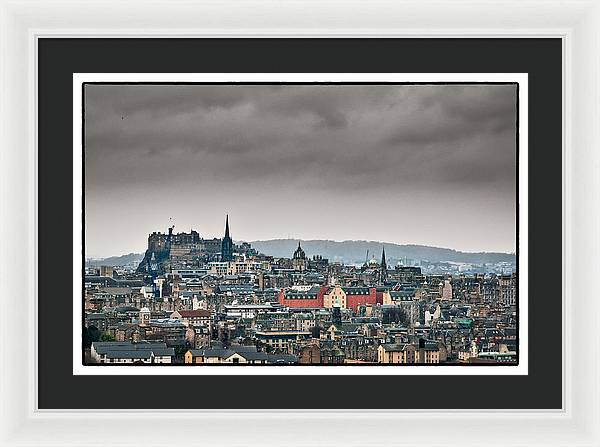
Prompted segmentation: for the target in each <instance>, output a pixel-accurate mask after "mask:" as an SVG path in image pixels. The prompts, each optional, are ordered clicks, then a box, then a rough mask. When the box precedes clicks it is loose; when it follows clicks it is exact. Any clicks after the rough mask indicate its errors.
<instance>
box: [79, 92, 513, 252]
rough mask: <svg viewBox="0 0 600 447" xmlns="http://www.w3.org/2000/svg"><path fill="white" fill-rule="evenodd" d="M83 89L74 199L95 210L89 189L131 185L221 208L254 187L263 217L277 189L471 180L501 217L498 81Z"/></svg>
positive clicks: (506, 189)
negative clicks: (204, 199) (82, 193)
mask: <svg viewBox="0 0 600 447" xmlns="http://www.w3.org/2000/svg"><path fill="white" fill-rule="evenodd" d="M85 94H86V129H85V130H86V188H87V189H86V197H87V198H88V202H89V206H90V209H91V210H93V209H94V206H96V211H95V213H96V214H97V215H98V216H100V215H101V214H102V213H101V212H100V209H99V208H100V206H99V205H95V204H99V202H95V200H96V199H97V198H98V197H100V196H102V197H103V198H104V199H106V197H119V198H120V199H121V200H132V197H133V196H134V195H135V194H136V193H137V192H138V191H144V193H146V194H147V193H149V192H151V191H153V192H154V194H156V196H161V195H164V194H167V192H169V194H170V197H174V196H175V197H180V198H179V199H171V200H175V202H173V203H171V205H170V206H174V207H182V209H185V208H186V205H184V200H183V197H182V194H187V193H188V192H189V193H190V194H192V192H194V193H195V194H196V196H206V195H210V194H213V195H217V196H219V199H220V200H222V201H223V202H224V203H227V204H228V206H229V207H232V208H235V207H236V206H237V205H236V204H238V203H239V206H240V207H244V206H246V205H247V202H249V201H250V202H252V201H253V200H257V199H256V198H254V197H249V196H248V194H251V193H252V192H253V191H254V192H256V193H257V194H258V195H260V196H261V199H260V203H265V202H264V201H265V200H266V201H267V202H268V203H269V204H270V207H272V208H273V210H274V211H273V215H275V214H276V213H277V212H280V211H281V210H282V209H283V207H282V205H278V203H281V202H282V201H289V200H290V197H294V200H293V201H292V202H293V203H295V204H297V205H303V206H312V205H313V204H314V203H315V199H314V197H322V198H325V197H330V198H331V200H332V203H342V202H343V203H346V204H348V203H354V202H352V200H353V198H355V197H358V196H360V195H369V196H372V197H389V198H392V199H393V198H394V197H411V196H413V197H419V199H420V200H421V201H422V203H423V205H422V206H423V207H426V206H429V205H427V203H428V202H431V201H433V202H435V201H436V200H438V199H439V200H441V197H442V196H443V197H444V198H445V199H444V200H446V198H448V197H460V196H461V195H465V194H466V195H467V196H469V195H473V191H475V190H477V194H478V197H477V198H476V200H477V201H478V202H477V203H475V202H474V203H473V213H476V212H477V206H478V205H481V204H482V203H485V204H487V205H486V207H487V208H486V209H487V212H488V213H491V214H502V213H503V215H504V214H506V215H508V217H506V219H505V220H506V221H507V222H510V220H511V219H513V220H514V192H515V125H516V124H515V119H516V113H515V107H516V88H515V87H514V86H512V85H450V86H442V85H418V86H417V85H413V86H390V85H381V86H372V85H370V86H249V85H227V86H217V85H213V86H199V85H164V86H156V85H154V86H152V85H88V86H87V87H86V92H85ZM140 200H142V198H141V197H140ZM177 200H179V201H177ZM407 200H408V202H405V204H403V205H402V206H410V207H412V208H413V209H412V211H411V213H410V214H414V215H418V214H419V211H420V210H419V209H418V208H419V206H421V205H419V203H414V201H411V200H410V199H407ZM473 200H475V199H473ZM242 201H245V202H244V203H242ZM217 203H218V202H217ZM385 203H386V202H385V201H384V202H382V203H378V204H376V205H377V206H379V207H381V206H384V205H385ZM444 203H445V202H444ZM491 203H493V204H495V205H490V204H491ZM356 205H357V207H364V206H366V204H365V203H356ZM372 205H373V204H372V203H369V206H372ZM398 205H399V206H400V204H398ZM102 206H103V207H104V208H106V206H108V205H107V204H106V203H104V202H103V204H102ZM110 206H113V207H114V209H113V210H112V211H114V212H119V210H121V211H122V209H123V207H125V206H126V205H125V204H121V205H119V203H118V201H117V202H116V203H114V204H113V205H110ZM278 207H279V208H278ZM415 207H416V208H415ZM262 209H263V210H265V208H264V206H263V208H262ZM105 211H106V210H105ZM230 211H232V212H233V211H234V210H230ZM182 212H183V213H185V212H188V211H182ZM219 212H221V210H219ZM263 212H267V213H268V212H269V211H268V210H267V211H263ZM96 214H95V215H96ZM98 218H99V219H101V217H98ZM471 219H472V217H471ZM466 221H467V219H465V222H466ZM90 224H92V223H90ZM456 224H457V225H458V223H456ZM131 225H132V226H134V225H135V224H134V223H132V224H131ZM286 225H287V224H286ZM306 225H308V224H306ZM306 225H305V226H306ZM288 226H289V225H288ZM296 228H297V231H298V232H301V230H302V222H299V223H298V225H297V227H296ZM131 231H132V232H133V231H134V230H133V229H132V230H131ZM138 231H139V230H138ZM294 231H296V230H294ZM506 232H507V234H509V236H506V235H505V236H503V237H504V239H506V240H507V241H508V240H509V239H511V238H513V239H514V237H513V236H510V235H511V234H512V232H514V228H508V229H507V231H506ZM296 234H297V235H298V236H299V237H302V234H298V233H296ZM99 237H100V236H99ZM102 237H104V236H102ZM249 237H250V238H251V237H252V236H251V235H249ZM323 237H329V238H332V239H335V238H336V235H335V234H327V235H323ZM366 237H367V236H365V238H366ZM385 237H389V236H387V235H386V236H385ZM100 238H101V237H100ZM446 245H447V246H451V245H452V244H451V241H450V242H449V243H448V244H446ZM492 245H493V244H492ZM505 245H506V246H508V245H510V244H509V243H506V244H505ZM456 248H460V247H456ZM481 249H486V247H485V244H484V243H483V242H482V243H481ZM507 251H508V250H507Z"/></svg>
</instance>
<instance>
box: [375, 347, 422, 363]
mask: <svg viewBox="0 0 600 447" xmlns="http://www.w3.org/2000/svg"><path fill="white" fill-rule="evenodd" d="M377 362H378V363H415V347H414V346H413V345H410V344H383V345H379V347H378V348H377Z"/></svg>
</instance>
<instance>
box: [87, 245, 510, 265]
mask: <svg viewBox="0 0 600 447" xmlns="http://www.w3.org/2000/svg"><path fill="white" fill-rule="evenodd" d="M300 243H301V244H302V248H303V249H304V251H305V252H306V255H307V256H310V257H312V256H313V255H321V256H323V257H324V258H327V259H329V260H330V261H341V262H344V263H347V264H351V263H362V262H364V261H365V256H366V253H367V250H369V258H371V257H372V256H373V255H374V256H375V258H376V259H377V260H379V259H380V258H381V248H382V247H383V246H385V254H386V258H387V260H388V263H389V264H390V265H394V264H396V262H397V261H398V260H401V259H404V258H405V257H406V258H408V259H414V260H421V261H423V260H427V261H430V262H464V263H470V264H482V263H489V264H493V263H497V262H512V263H514V262H515V255H514V254H510V253H485V252H484V253H469V252H462V251H456V250H451V249H449V248H437V247H428V246H425V245H398V244H390V243H381V242H373V241H343V242H337V241H326V240H310V241H305V240H300ZM251 244H252V246H253V247H254V248H256V249H257V250H258V251H259V252H260V253H264V254H266V255H270V256H275V257H286V258H291V257H292V255H293V253H294V251H295V250H296V247H298V239H271V240H268V241H252V242H251ZM143 258H144V254H143V253H129V254H127V255H122V256H111V257H110V258H104V259H88V260H87V261H86V265H87V266H89V267H98V266H101V265H113V266H121V265H127V264H131V263H136V264H139V263H140V261H141V260H142V259H143Z"/></svg>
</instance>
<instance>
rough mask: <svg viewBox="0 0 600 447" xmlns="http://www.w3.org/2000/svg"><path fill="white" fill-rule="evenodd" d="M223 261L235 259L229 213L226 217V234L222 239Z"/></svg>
mask: <svg viewBox="0 0 600 447" xmlns="http://www.w3.org/2000/svg"><path fill="white" fill-rule="evenodd" d="M221 261H233V241H232V240H231V235H230V234H229V214H228V215H227V218H226V219H225V236H224V237H223V239H222V241H221Z"/></svg>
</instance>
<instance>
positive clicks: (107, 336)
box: [100, 332, 116, 341]
mask: <svg viewBox="0 0 600 447" xmlns="http://www.w3.org/2000/svg"><path fill="white" fill-rule="evenodd" d="M100 341H116V338H115V337H114V336H113V335H111V334H110V333H108V332H105V333H104V334H102V335H101V336H100Z"/></svg>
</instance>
